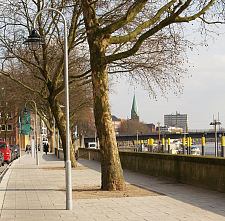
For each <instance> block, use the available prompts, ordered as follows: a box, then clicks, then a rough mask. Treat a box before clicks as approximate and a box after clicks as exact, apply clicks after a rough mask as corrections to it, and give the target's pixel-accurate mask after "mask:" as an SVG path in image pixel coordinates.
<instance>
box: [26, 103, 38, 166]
mask: <svg viewBox="0 0 225 221" xmlns="http://www.w3.org/2000/svg"><path fill="white" fill-rule="evenodd" d="M28 101H32V102H34V101H33V100H28ZM28 101H27V102H28ZM27 102H26V103H25V107H26V105H27ZM34 106H35V123H34V124H35V125H34V136H35V131H36V165H39V157H38V139H37V138H38V136H37V105H36V103H35V102H34ZM34 146H35V143H34ZM34 149H35V148H34Z"/></svg>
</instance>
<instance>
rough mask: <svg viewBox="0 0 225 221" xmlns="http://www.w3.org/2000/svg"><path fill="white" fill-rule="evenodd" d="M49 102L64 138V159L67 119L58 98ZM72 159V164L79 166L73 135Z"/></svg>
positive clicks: (61, 135) (62, 138)
mask: <svg viewBox="0 0 225 221" xmlns="http://www.w3.org/2000/svg"><path fill="white" fill-rule="evenodd" d="M49 103H50V106H51V110H53V112H54V116H55V122H56V124H57V127H58V129H59V134H60V137H61V140H62V147H63V153H64V160H66V121H65V116H64V114H63V112H62V110H61V108H60V104H59V102H58V99H57V98H55V99H49ZM70 160H71V166H72V167H77V162H76V158H75V154H74V151H73V145H72V141H71V137H70Z"/></svg>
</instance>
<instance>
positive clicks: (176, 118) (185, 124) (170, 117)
mask: <svg viewBox="0 0 225 221" xmlns="http://www.w3.org/2000/svg"><path fill="white" fill-rule="evenodd" d="M164 125H165V127H175V128H182V129H183V132H188V130H189V120H188V115H187V114H180V113H178V112H176V114H166V115H164Z"/></svg>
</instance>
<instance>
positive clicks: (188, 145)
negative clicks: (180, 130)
mask: <svg viewBox="0 0 225 221" xmlns="http://www.w3.org/2000/svg"><path fill="white" fill-rule="evenodd" d="M189 148H190V139H189V137H187V155H189V154H190V153H189V150H190V149H189Z"/></svg>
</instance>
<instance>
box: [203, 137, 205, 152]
mask: <svg viewBox="0 0 225 221" xmlns="http://www.w3.org/2000/svg"><path fill="white" fill-rule="evenodd" d="M202 156H205V137H202Z"/></svg>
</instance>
